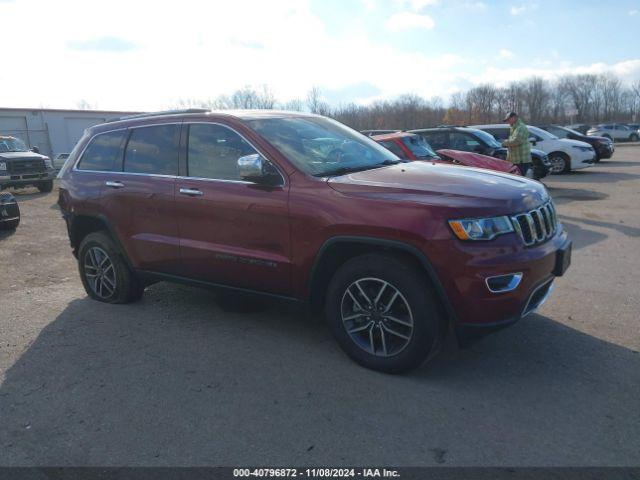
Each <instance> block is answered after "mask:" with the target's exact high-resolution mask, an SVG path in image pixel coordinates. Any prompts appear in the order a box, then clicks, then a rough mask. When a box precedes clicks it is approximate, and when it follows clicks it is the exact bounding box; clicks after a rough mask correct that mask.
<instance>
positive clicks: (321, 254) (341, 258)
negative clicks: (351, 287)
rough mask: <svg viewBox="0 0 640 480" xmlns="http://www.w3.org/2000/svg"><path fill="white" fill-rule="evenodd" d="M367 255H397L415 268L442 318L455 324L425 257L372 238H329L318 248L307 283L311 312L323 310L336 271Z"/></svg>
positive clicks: (415, 250) (404, 246) (404, 245)
mask: <svg viewBox="0 0 640 480" xmlns="http://www.w3.org/2000/svg"><path fill="white" fill-rule="evenodd" d="M367 253H387V254H392V255H396V256H399V257H401V258H403V259H404V260H406V261H408V262H410V263H413V264H414V265H415V266H417V267H418V268H419V270H420V271H421V272H423V273H424V278H425V280H426V281H427V282H429V284H430V285H431V286H432V287H433V288H434V291H435V294H436V300H437V301H438V304H439V306H440V307H441V309H442V313H443V316H444V317H445V318H446V320H447V321H448V322H449V323H450V324H451V323H455V321H456V315H455V312H454V310H453V307H452V305H451V302H450V301H449V298H448V296H447V294H446V292H445V290H444V288H443V286H442V283H441V282H440V279H439V278H438V275H437V273H436V271H435V269H434V268H433V266H432V264H431V262H430V261H429V259H428V258H427V256H426V255H425V254H424V253H423V252H422V251H421V250H419V249H418V248H416V247H415V246H413V245H411V244H408V243H405V242H400V241H396V240H387V239H381V238H375V237H353V236H338V237H332V238H330V239H328V240H327V241H326V242H325V243H324V244H323V245H322V246H321V247H320V249H319V250H318V254H317V255H316V258H315V261H314V264H313V267H312V269H311V275H310V277H309V282H308V292H309V297H308V301H309V305H310V306H311V308H312V309H313V311H315V312H318V311H320V310H321V309H322V307H323V305H324V300H325V294H326V290H327V286H328V284H329V282H330V281H331V278H332V277H333V275H334V273H335V272H336V271H337V269H338V268H339V267H340V266H341V265H342V264H343V263H344V262H346V261H347V260H349V259H351V258H354V257H357V256H360V255H364V254H367Z"/></svg>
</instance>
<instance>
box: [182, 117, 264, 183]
mask: <svg viewBox="0 0 640 480" xmlns="http://www.w3.org/2000/svg"><path fill="white" fill-rule="evenodd" d="M254 153H257V152H256V151H255V150H254V149H253V147H252V146H251V145H249V143H247V142H246V141H245V140H244V139H243V138H242V137H241V136H240V135H238V134H237V133H235V132H234V131H233V130H230V129H228V128H226V127H223V126H221V125H214V124H210V125H207V124H193V125H190V126H189V147H188V151H187V165H188V167H187V168H188V175H189V176H190V177H197V178H211V179H216V180H242V178H241V177H240V175H239V172H238V158H240V157H244V156H245V155H252V154H254Z"/></svg>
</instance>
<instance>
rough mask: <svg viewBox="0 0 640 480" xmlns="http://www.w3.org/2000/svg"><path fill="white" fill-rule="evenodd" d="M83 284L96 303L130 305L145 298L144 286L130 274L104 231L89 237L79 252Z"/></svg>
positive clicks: (91, 234) (83, 241)
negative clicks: (143, 295) (143, 296)
mask: <svg viewBox="0 0 640 480" xmlns="http://www.w3.org/2000/svg"><path fill="white" fill-rule="evenodd" d="M78 267H79V270H80V278H81V279H82V285H83V286H84V289H85V290H86V292H87V294H88V295H89V296H90V297H91V298H93V299H94V300H98V301H100V302H105V303H129V302H133V301H136V300H138V299H140V297H142V294H143V293H144V284H142V283H141V282H140V281H139V280H138V279H137V278H136V276H135V275H134V274H133V272H131V270H130V269H129V267H128V266H127V264H126V263H125V262H124V259H123V258H122V256H121V255H120V254H119V252H118V248H117V247H116V245H115V244H114V242H113V240H112V239H111V238H110V237H109V236H108V235H107V234H106V233H104V232H94V233H90V234H89V235H87V236H86V237H85V238H84V240H82V243H81V244H80V248H79V250H78Z"/></svg>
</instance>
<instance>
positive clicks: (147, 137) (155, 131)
mask: <svg viewBox="0 0 640 480" xmlns="http://www.w3.org/2000/svg"><path fill="white" fill-rule="evenodd" d="M179 132H180V127H179V125H154V126H152V127H140V128H136V129H134V130H133V131H132V132H131V137H129V142H128V143H127V148H126V150H125V153H124V171H125V172H129V173H147V174H155V175H177V174H178V136H179Z"/></svg>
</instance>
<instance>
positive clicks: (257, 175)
mask: <svg viewBox="0 0 640 480" xmlns="http://www.w3.org/2000/svg"><path fill="white" fill-rule="evenodd" d="M238 172H239V173H240V177H241V178H242V179H243V180H246V181H249V182H254V183H258V184H261V185H272V186H275V185H281V184H282V177H281V176H280V174H279V173H278V170H276V168H275V167H274V166H273V165H272V164H271V163H270V162H269V161H268V160H267V159H265V158H264V157H263V156H262V155H260V154H258V153H254V154H251V155H245V156H244V157H240V158H238Z"/></svg>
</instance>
